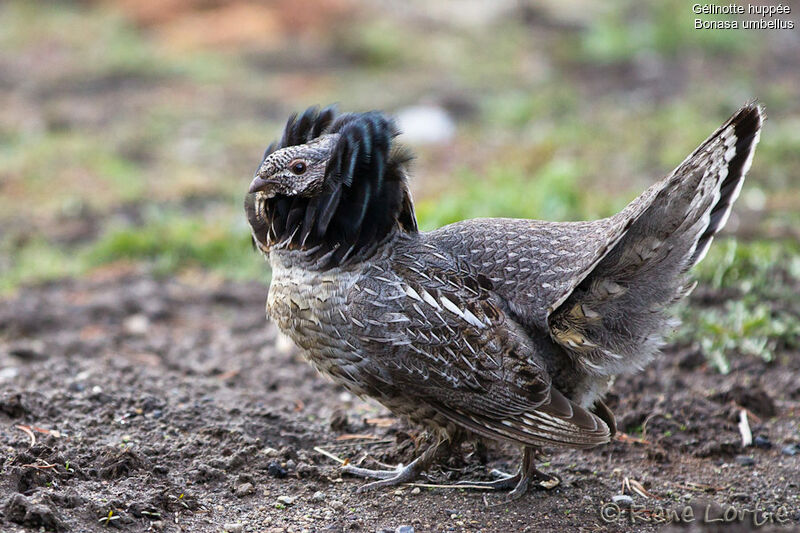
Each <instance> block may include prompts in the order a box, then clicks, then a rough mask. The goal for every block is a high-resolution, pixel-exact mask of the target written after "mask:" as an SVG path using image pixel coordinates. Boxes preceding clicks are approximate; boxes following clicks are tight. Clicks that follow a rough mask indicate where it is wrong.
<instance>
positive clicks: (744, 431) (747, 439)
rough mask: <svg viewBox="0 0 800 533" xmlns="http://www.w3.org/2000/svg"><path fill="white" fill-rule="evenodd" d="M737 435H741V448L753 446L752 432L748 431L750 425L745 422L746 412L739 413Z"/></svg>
mask: <svg viewBox="0 0 800 533" xmlns="http://www.w3.org/2000/svg"><path fill="white" fill-rule="evenodd" d="M739 433H740V434H741V435H742V448H747V447H748V446H750V445H751V444H753V432H752V431H751V430H750V423H749V422H748V421H747V411H745V410H744V409H742V410H741V411H739Z"/></svg>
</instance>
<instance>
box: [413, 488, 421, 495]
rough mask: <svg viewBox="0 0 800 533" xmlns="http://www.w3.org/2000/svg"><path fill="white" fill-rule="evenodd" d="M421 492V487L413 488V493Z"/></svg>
mask: <svg viewBox="0 0 800 533" xmlns="http://www.w3.org/2000/svg"><path fill="white" fill-rule="evenodd" d="M420 492H422V491H421V490H420V489H419V487H414V488H413V489H411V494H419V493H420Z"/></svg>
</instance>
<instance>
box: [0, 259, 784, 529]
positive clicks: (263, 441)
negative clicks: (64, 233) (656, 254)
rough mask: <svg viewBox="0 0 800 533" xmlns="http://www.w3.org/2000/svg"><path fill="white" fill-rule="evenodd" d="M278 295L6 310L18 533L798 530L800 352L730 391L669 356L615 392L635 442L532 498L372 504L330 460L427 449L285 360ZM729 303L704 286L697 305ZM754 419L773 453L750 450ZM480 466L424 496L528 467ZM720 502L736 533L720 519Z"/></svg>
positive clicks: (2, 360)
mask: <svg viewBox="0 0 800 533" xmlns="http://www.w3.org/2000/svg"><path fill="white" fill-rule="evenodd" d="M266 293H267V287H266V286H265V285H262V284H257V283H251V284H233V283H223V282H218V281H214V280H213V279H209V278H208V277H203V276H200V275H198V276H196V277H191V276H184V277H182V278H181V279H175V278H170V279H160V280H159V279H154V278H152V277H150V276H148V275H144V274H142V273H140V272H136V271H134V270H133V269H126V268H109V269H106V270H105V271H101V272H99V273H96V274H95V275H93V276H92V277H91V278H90V279H87V280H82V281H61V282H57V283H52V284H49V285H43V286H40V287H34V288H29V289H26V290H23V291H21V292H20V293H19V294H18V296H16V297H15V298H14V299H10V300H5V301H3V302H2V303H0V331H2V332H3V334H2V336H1V337H0V390H1V391H2V392H1V393H0V441H1V444H0V465H2V466H1V468H2V476H0V530H2V531H4V532H17V531H29V530H44V531H56V530H57V531H62V530H63V531H106V530H109V529H112V528H115V529H119V530H123V531H197V532H220V531H223V530H227V531H230V532H236V531H271V532H293V531H294V532H300V531H309V532H312V531H370V532H371V531H405V532H408V531H411V529H410V528H413V530H414V531H417V532H419V531H507V532H508V531H599V530H624V529H632V530H654V529H659V530H663V529H664V527H663V526H659V525H654V524H653V522H650V523H648V522H646V520H648V519H649V520H651V521H652V520H656V519H658V517H659V513H660V512H662V511H663V510H666V509H671V510H673V511H674V512H675V515H672V517H673V521H675V520H674V518H675V516H680V517H681V519H682V520H685V521H688V522H690V526H691V527H693V528H706V527H709V528H711V529H712V530H713V529H714V528H718V530H720V531H736V530H740V529H745V530H746V529H749V528H750V527H752V524H753V519H752V515H751V514H747V513H744V514H743V515H742V516H741V521H740V519H739V518H738V517H737V518H735V519H734V520H733V523H726V522H725V521H724V520H726V519H731V518H732V517H733V516H734V514H735V512H742V511H744V510H747V509H750V510H752V509H759V510H761V511H762V512H760V513H759V520H763V519H764V518H765V517H766V518H771V519H772V524H771V525H770V523H768V524H767V527H766V528H764V529H762V530H770V528H775V529H776V530H780V531H787V530H800V476H798V472H800V447H794V446H793V445H795V444H797V443H798V442H800V427H798V419H799V416H798V415H800V381H798V379H797V375H798V373H800V357H799V356H798V354H797V353H783V354H778V357H777V360H776V361H775V362H774V363H771V364H770V363H765V362H764V361H762V360H760V359H756V358H748V357H744V356H742V357H739V358H737V359H736V360H735V363H734V370H733V371H732V372H731V373H730V374H729V375H727V376H723V375H720V374H719V373H718V372H717V371H715V370H713V369H711V368H709V367H707V366H706V363H705V360H704V359H703V357H702V356H701V355H700V354H699V353H698V352H697V351H695V350H693V349H691V348H689V347H681V346H669V347H667V348H666V349H665V353H664V355H663V356H662V357H661V358H659V359H658V361H657V362H656V363H655V364H653V365H652V366H651V367H650V368H648V369H647V370H646V371H645V372H643V373H641V374H638V375H635V376H628V377H623V378H620V379H619V380H618V381H617V382H616V384H615V386H614V387H613V389H612V392H611V394H610V404H611V407H612V408H613V409H614V410H615V412H616V413H617V416H618V421H619V425H620V429H621V430H622V431H624V432H625V433H626V435H623V436H621V437H619V438H618V439H617V440H615V441H613V442H612V443H611V444H609V445H607V446H602V447H600V448H597V449H594V450H590V451H585V452H576V451H563V450H548V452H549V457H548V459H547V462H546V463H543V464H541V465H540V467H541V468H542V469H544V470H545V471H548V472H553V473H557V474H558V475H559V476H560V477H561V478H562V483H561V485H560V486H559V487H557V488H555V489H553V490H550V491H544V490H534V491H531V492H530V493H528V494H527V495H525V497H524V498H523V499H521V500H519V501H516V502H512V503H508V502H506V501H505V500H504V499H503V496H502V494H494V493H486V492H479V491H471V490H464V489H454V488H428V487H422V488H420V487H412V486H403V487H400V488H398V489H392V490H382V491H378V492H372V493H366V494H357V493H356V489H357V488H358V487H359V486H360V485H361V484H362V483H363V482H362V481H361V480H358V479H354V478H350V477H342V476H340V475H339V473H338V470H337V464H336V462H335V461H334V460H332V459H331V458H330V457H328V456H326V455H324V454H323V453H320V452H318V451H316V449H322V450H325V451H326V452H328V453H329V454H331V455H335V456H337V457H339V458H342V459H350V460H351V461H362V460H363V461H364V464H367V465H369V464H370V463H372V461H373V460H378V461H382V462H386V463H396V462H398V461H404V462H407V461H408V460H409V459H410V458H411V457H412V455H413V453H414V446H415V444H414V443H415V439H416V438H417V437H418V436H419V435H418V433H417V432H416V431H415V430H414V429H413V428H409V427H407V426H405V425H404V424H403V423H402V422H401V421H399V420H395V419H393V418H392V417H391V415H390V413H388V412H387V411H385V410H384V409H383V408H382V407H380V406H377V405H374V404H371V403H366V402H363V401H361V400H359V399H358V398H354V397H352V396H351V395H350V394H348V393H346V392H345V391H343V390H342V389H340V388H339V387H337V386H335V385H333V384H331V383H329V382H327V381H325V380H324V379H323V378H321V377H320V376H319V375H317V374H316V373H315V371H314V370H313V369H311V368H310V367H309V366H308V365H307V364H305V363H304V362H303V361H302V360H301V358H300V357H299V356H298V355H297V353H296V352H295V351H294V350H293V349H291V348H286V347H282V345H281V343H280V342H278V341H277V337H276V330H275V328H274V327H273V326H272V325H270V324H268V323H267V322H266V321H265V318H264V301H265V298H266ZM724 297H725V295H721V294H714V293H709V292H708V291H703V290H700V291H699V293H698V294H696V295H695V296H693V304H694V305H713V304H714V302H717V301H719V300H722V299H724ZM743 409H745V410H746V412H747V413H748V420H749V424H750V426H751V428H752V431H753V435H754V436H756V444H757V445H754V446H752V447H748V448H746V449H743V448H742V446H741V440H742V439H741V436H740V432H739V429H738V422H739V419H740V416H741V415H740V413H741V412H742V410H743ZM462 452H463V453H462V454H461V456H460V457H454V458H452V459H451V460H450V461H449V462H448V463H447V464H445V465H441V466H440V467H438V468H437V469H435V470H434V471H433V472H432V473H431V475H430V478H429V480H427V481H426V480H423V481H426V482H428V483H432V484H447V483H451V482H453V481H456V480H467V479H488V475H489V474H488V472H489V471H490V470H491V469H492V468H500V469H503V470H513V469H514V468H515V461H516V451H515V450H513V449H495V448H491V447H490V448H488V449H484V448H483V447H481V446H477V447H476V446H471V445H470V446H465V447H463V449H462ZM793 452H797V453H796V454H795V455H791V454H792V453H793ZM373 464H374V463H373ZM626 480H627V483H626ZM622 494H624V495H626V496H629V497H630V498H632V501H633V505H634V508H633V509H634V511H635V513H633V515H634V516H633V525H632V524H631V520H632V519H631V513H630V511H629V512H628V513H627V514H625V513H621V511H623V510H624V509H625V508H626V505H628V504H629V500H628V499H627V498H624V497H623V498H620V496H619V495H622ZM615 496H617V500H619V501H618V503H613V501H614V500H613V498H614V497H615ZM708 505H710V506H711V507H710V511H709V514H708V518H709V519H711V520H717V521H715V522H713V523H710V524H703V522H705V513H706V508H707V506H708ZM692 506H693V507H692ZM687 508H689V509H691V511H687V510H686V509H687ZM731 508H732V509H735V511H731V510H730V509H731ZM618 511H620V512H619V513H618ZM689 512H691V513H693V515H691V516H689V515H687V514H686V513H689ZM726 512H727V513H728V514H724V513H726ZM601 513H605V514H603V515H601ZM618 515H620V516H618ZM604 517H605V518H604ZM778 524H781V525H780V527H779V526H778ZM402 526H408V527H406V528H405V529H404V528H403V527H402Z"/></svg>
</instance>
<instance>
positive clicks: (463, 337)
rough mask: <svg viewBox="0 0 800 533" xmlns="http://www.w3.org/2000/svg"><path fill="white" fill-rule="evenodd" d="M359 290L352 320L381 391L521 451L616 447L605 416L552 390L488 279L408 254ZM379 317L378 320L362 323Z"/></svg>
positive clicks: (355, 289) (353, 302)
mask: <svg viewBox="0 0 800 533" xmlns="http://www.w3.org/2000/svg"><path fill="white" fill-rule="evenodd" d="M400 254H401V257H399V258H396V260H395V261H394V262H393V263H392V264H393V266H392V268H391V270H388V269H387V270H383V269H381V268H380V267H379V266H377V265H376V266H373V267H371V268H372V269H374V270H373V271H372V272H370V273H369V275H367V276H364V278H363V280H362V281H360V282H359V283H357V284H355V286H354V287H353V288H352V293H351V295H350V306H351V307H350V309H349V310H350V313H351V316H352V317H353V319H355V320H358V323H359V324H361V326H360V327H359V331H360V333H359V343H360V344H361V349H362V352H363V353H365V354H368V356H369V358H370V359H371V360H372V362H373V364H374V365H375V368H379V369H380V370H373V375H374V376H375V377H374V379H377V380H380V381H382V383H377V382H376V383H374V384H372V388H373V390H374V391H377V396H378V397H379V398H380V391H381V389H384V390H388V389H387V387H389V388H391V390H392V391H393V393H392V394H391V395H389V396H395V395H397V394H398V393H399V394H400V395H402V396H405V397H406V398H407V399H408V402H409V403H413V404H414V405H415V406H420V405H424V406H427V407H428V408H430V409H432V410H433V411H435V412H436V414H438V415H439V416H442V417H444V418H445V419H447V420H449V421H451V422H453V423H455V424H456V425H458V426H461V427H465V428H467V429H469V430H471V431H473V432H474V433H477V434H479V435H483V436H485V437H489V438H493V439H500V440H506V441H511V442H514V443H518V444H526V445H542V444H561V445H567V446H572V447H578V448H580V447H590V446H594V445H597V444H601V443H604V442H607V441H608V440H609V428H608V427H607V426H606V424H605V423H604V422H603V421H602V420H601V419H600V418H598V417H597V416H595V415H593V414H591V413H589V412H588V411H586V410H585V409H583V408H581V407H579V406H578V405H576V404H574V403H573V402H572V401H570V400H568V399H567V398H566V397H565V396H564V395H563V394H561V393H560V392H559V391H557V390H556V389H554V388H553V387H552V386H551V383H550V379H549V377H548V375H547V373H546V371H545V370H544V369H543V368H542V367H541V366H540V364H539V363H538V362H537V360H536V358H535V354H534V352H533V347H532V346H531V345H530V341H529V340H528V339H527V337H526V335H525V334H524V332H522V331H521V329H520V328H519V326H518V325H517V324H516V323H514V322H513V320H512V319H511V318H510V317H509V316H508V315H507V314H506V313H505V311H504V310H503V308H502V304H501V301H500V300H499V299H498V298H497V297H496V296H495V295H494V294H493V293H492V291H491V282H489V281H488V280H487V279H486V278H485V277H481V276H478V277H471V276H465V275H463V273H461V272H458V271H456V270H454V269H450V268H442V267H441V264H442V263H443V262H446V261H447V258H446V256H445V255H444V254H438V253H436V252H432V253H430V254H427V255H428V256H431V255H433V256H437V257H435V258H434V259H433V261H432V262H433V263H434V264H437V263H438V265H439V266H432V262H431V261H426V260H425V256H426V254H425V253H422V254H420V253H413V254H411V253H409V254H404V253H402V252H400ZM367 316H369V317H372V318H370V319H366V318H362V317H367Z"/></svg>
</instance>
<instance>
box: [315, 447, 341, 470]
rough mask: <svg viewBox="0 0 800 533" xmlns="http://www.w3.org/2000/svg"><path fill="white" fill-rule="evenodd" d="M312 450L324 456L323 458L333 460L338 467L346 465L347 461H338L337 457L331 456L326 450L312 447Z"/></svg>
mask: <svg viewBox="0 0 800 533" xmlns="http://www.w3.org/2000/svg"><path fill="white" fill-rule="evenodd" d="M312 449H313V450H314V451H315V452H317V453H321V454H322V455H324V456H325V457H327V458H328V459H333V460H334V461H336V462H337V463H339V464H340V465H343V464H346V463H347V462H348V461H345V460H344V459H340V458H339V457H337V456H335V455H333V454H332V453H331V452H329V451H328V450H325V449H323V448H320V447H319V446H314V448H312Z"/></svg>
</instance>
